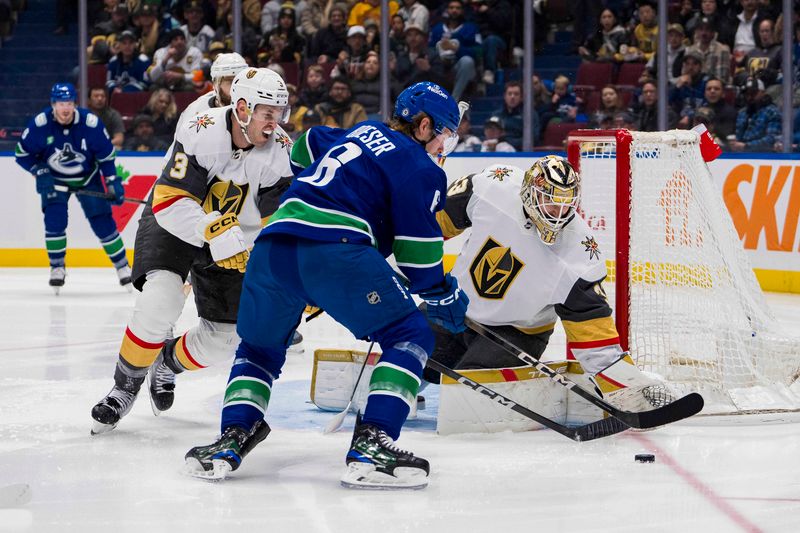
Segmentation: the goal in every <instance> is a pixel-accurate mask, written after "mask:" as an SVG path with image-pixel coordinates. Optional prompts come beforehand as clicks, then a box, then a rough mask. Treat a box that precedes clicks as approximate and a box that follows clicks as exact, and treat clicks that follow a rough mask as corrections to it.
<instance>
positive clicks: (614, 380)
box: [425, 156, 672, 411]
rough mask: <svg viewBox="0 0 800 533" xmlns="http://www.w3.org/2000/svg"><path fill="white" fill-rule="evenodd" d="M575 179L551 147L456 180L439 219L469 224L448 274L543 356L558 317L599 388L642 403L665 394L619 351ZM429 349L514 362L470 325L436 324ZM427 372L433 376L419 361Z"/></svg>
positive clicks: (480, 363)
mask: <svg viewBox="0 0 800 533" xmlns="http://www.w3.org/2000/svg"><path fill="white" fill-rule="evenodd" d="M580 192H581V187H580V179H579V176H578V174H577V173H576V172H575V170H574V169H573V168H572V166H571V165H570V164H569V162H568V161H567V160H566V159H564V158H562V157H558V156H547V157H543V158H541V159H539V160H537V161H536V162H535V163H534V164H533V166H532V167H531V168H530V169H528V170H527V171H523V170H522V169H520V168H517V167H513V166H509V165H493V166H490V167H488V168H486V169H485V170H484V171H482V172H479V173H477V174H471V175H468V176H465V177H463V178H461V179H459V180H457V181H455V182H454V183H453V184H452V185H451V186H450V187H449V189H448V193H447V202H446V204H445V208H444V210H443V211H440V212H439V213H437V219H438V220H439V224H440V226H441V227H442V232H443V234H444V236H445V237H446V238H449V237H454V236H456V235H458V234H460V233H461V232H462V231H464V230H466V229H467V228H471V234H470V236H469V239H468V240H467V242H466V243H465V244H464V246H463V248H462V249H461V253H460V254H459V255H458V258H457V259H456V263H455V266H454V267H453V271H452V274H453V275H454V276H455V277H456V278H458V283H459V286H461V287H462V289H463V290H464V292H466V293H467V295H468V296H469V302H470V303H469V308H468V309H467V316H468V317H469V318H471V319H472V320H474V321H475V322H478V323H480V324H483V325H485V326H489V327H491V328H492V329H495V330H496V331H497V332H498V333H501V334H502V335H504V336H507V337H511V338H513V340H514V341H516V343H519V344H518V345H519V346H521V347H523V348H524V349H525V350H526V352H527V353H529V354H530V355H532V356H534V357H537V358H538V357H540V356H541V355H542V353H543V352H544V350H545V347H546V346H547V343H548V340H549V338H550V335H551V334H552V333H553V328H554V326H555V323H556V320H557V319H559V318H560V319H561V321H562V325H563V326H564V330H565V331H566V334H567V350H568V355H569V356H570V357H574V358H575V359H577V360H578V361H579V362H580V363H581V366H582V367H583V369H584V370H585V371H586V372H587V373H588V374H589V375H591V376H593V378H594V381H595V383H596V384H597V388H598V389H599V391H601V392H602V393H603V394H604V395H606V396H607V397H608V398H609V399H610V401H611V402H612V403H614V404H615V405H618V406H619V407H621V408H624V409H629V410H636V411H643V410H650V409H653V408H655V407H659V406H661V405H663V404H665V403H668V402H669V401H671V400H672V399H671V395H670V394H669V392H668V391H667V389H666V388H665V386H664V385H663V384H662V383H661V382H660V381H658V380H655V379H652V378H650V377H649V376H646V375H645V374H643V373H642V372H641V371H639V370H638V368H636V366H635V365H634V364H633V361H632V360H631V357H630V355H629V354H628V353H627V352H624V351H623V350H622V347H621V346H620V341H619V334H618V333H617V329H616V326H615V325H614V321H613V318H612V316H611V314H612V313H611V308H610V307H609V304H608V302H607V300H606V296H605V293H604V291H603V288H602V285H601V283H602V281H603V279H605V277H606V265H605V258H604V257H603V256H602V253H601V250H600V249H599V247H598V245H597V241H596V240H595V238H594V236H593V234H592V231H591V229H590V228H589V226H588V225H587V224H586V222H585V221H584V220H583V218H581V217H580V216H579V215H578V214H577V212H576V210H577V207H578V204H579V202H580ZM433 328H434V331H435V332H436V336H437V339H436V349H435V350H434V353H433V356H432V357H433V358H434V359H436V360H438V361H439V362H441V363H443V364H445V365H446V366H449V367H451V368H454V367H456V368H504V367H515V366H520V365H521V363H520V361H519V359H517V358H516V357H514V356H512V355H510V354H508V353H506V352H505V351H503V350H502V349H501V348H499V347H498V346H497V345H495V344H494V343H492V342H491V341H490V340H488V339H485V338H483V337H481V336H479V335H478V334H477V333H474V332H472V331H471V330H467V331H465V332H463V333H460V334H452V333H450V332H448V331H446V330H443V329H442V328H438V327H436V326H435V325H433ZM425 372H426V374H425V378H426V379H427V380H428V381H431V382H435V383H438V382H439V375H438V373H436V372H433V371H432V370H430V369H426V371H425Z"/></svg>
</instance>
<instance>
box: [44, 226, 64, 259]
mask: <svg viewBox="0 0 800 533" xmlns="http://www.w3.org/2000/svg"><path fill="white" fill-rule="evenodd" d="M44 242H45V247H46V248H47V257H48V258H49V259H50V266H51V267H63V266H64V256H65V255H66V253H67V234H66V233H63V232H61V233H51V232H49V231H46V232H45V237H44Z"/></svg>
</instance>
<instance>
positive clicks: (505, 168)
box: [472, 164, 525, 191]
mask: <svg viewBox="0 0 800 533" xmlns="http://www.w3.org/2000/svg"><path fill="white" fill-rule="evenodd" d="M524 176H525V172H524V171H523V170H522V169H521V168H519V167H515V166H513V165H503V164H498V165H491V166H488V167H486V168H485V169H483V170H482V171H481V172H478V173H477V174H475V176H474V177H473V178H472V183H473V186H474V187H475V190H476V191H483V190H485V189H487V188H497V187H502V188H507V187H516V188H519V187H520V186H522V178H523V177H524Z"/></svg>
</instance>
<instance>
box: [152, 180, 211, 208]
mask: <svg viewBox="0 0 800 533" xmlns="http://www.w3.org/2000/svg"><path fill="white" fill-rule="evenodd" d="M176 197H184V198H190V199H192V200H194V201H195V202H197V203H198V204H202V203H203V202H202V200H200V198H198V197H197V196H195V195H193V194H192V193H190V192H189V191H185V190H183V189H179V188H178V187H172V186H170V185H158V184H157V185H156V188H155V191H153V205H154V206H157V205H159V204H163V203H164V202H169V201H170V200H173V199H175V198H176Z"/></svg>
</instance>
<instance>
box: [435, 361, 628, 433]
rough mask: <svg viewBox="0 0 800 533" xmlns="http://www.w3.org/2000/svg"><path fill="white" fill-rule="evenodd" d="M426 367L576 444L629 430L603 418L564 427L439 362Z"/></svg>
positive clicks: (620, 424)
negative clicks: (581, 424) (580, 424)
mask: <svg viewBox="0 0 800 533" xmlns="http://www.w3.org/2000/svg"><path fill="white" fill-rule="evenodd" d="M427 366H429V367H430V368H432V369H433V370H436V371H437V372H440V373H442V374H444V375H445V376H447V377H449V378H452V379H454V380H456V381H458V382H459V383H461V384H462V385H466V386H467V387H469V388H471V389H472V390H474V391H475V392H477V393H479V394H482V395H484V396H485V397H487V398H489V399H490V400H492V401H493V402H495V403H499V404H500V405H504V406H506V407H508V408H509V409H511V410H512V411H514V412H517V413H519V414H521V415H522V416H524V417H525V418H530V419H531V420H534V421H536V422H539V423H540V424H541V425H543V426H545V427H547V428H550V429H552V430H553V431H555V432H557V433H560V434H562V435H564V436H565V437H567V438H569V439H572V440H574V441H577V442H584V441H588V440H594V439H599V438H602V437H608V436H610V435H614V434H616V433H620V432H622V431H625V430H626V429H629V428H628V426H627V425H625V424H624V423H623V422H621V421H620V420H618V419H616V418H612V417H610V418H604V419H601V420H597V421H595V422H590V423H589V424H585V425H583V426H576V427H570V426H564V425H562V424H559V423H558V422H556V421H555V420H551V419H549V418H547V417H546V416H544V415H540V414H539V413H537V412H535V411H531V410H530V409H528V408H527V407H525V406H523V405H520V404H518V403H517V402H515V401H514V400H512V399H510V398H507V397H505V396H503V395H502V394H500V393H499V392H497V391H494V390H492V389H490V388H489V387H486V386H484V385H481V384H480V383H478V382H477V381H473V380H471V379H469V378H468V377H466V376H465V375H463V374H461V373H459V372H456V371H455V370H453V369H452V368H448V367H446V366H444V365H443V364H441V363H440V362H438V361H436V360H434V359H430V358H429V359H428V362H427Z"/></svg>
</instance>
